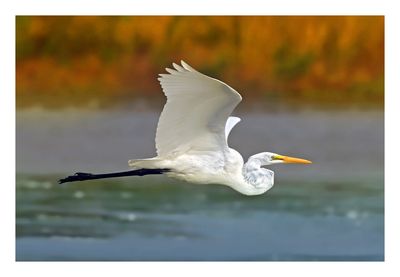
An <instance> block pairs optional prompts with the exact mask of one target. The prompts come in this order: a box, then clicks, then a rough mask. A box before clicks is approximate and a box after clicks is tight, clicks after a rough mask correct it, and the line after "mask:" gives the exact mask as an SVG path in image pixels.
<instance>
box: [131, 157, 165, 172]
mask: <svg viewBox="0 0 400 277" xmlns="http://www.w3.org/2000/svg"><path fill="white" fill-rule="evenodd" d="M128 164H129V166H130V167H132V168H149V169H154V168H163V166H164V164H163V160H161V159H159V158H157V157H155V158H149V159H134V160H129V161H128Z"/></svg>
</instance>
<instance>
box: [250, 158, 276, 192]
mask: <svg viewBox="0 0 400 277" xmlns="http://www.w3.org/2000/svg"><path fill="white" fill-rule="evenodd" d="M262 165H263V164H262V161H260V160H259V159H255V158H252V157H250V158H249V160H248V161H247V163H245V164H244V165H243V170H242V175H243V178H244V180H245V182H246V183H248V184H250V185H251V186H253V187H254V188H256V189H259V190H263V192H265V191H267V190H269V189H270V188H272V186H273V185H274V172H273V171H272V170H268V169H266V168H262V167H261V166H262Z"/></svg>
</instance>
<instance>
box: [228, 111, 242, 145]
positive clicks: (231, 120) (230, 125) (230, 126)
mask: <svg viewBox="0 0 400 277" xmlns="http://www.w3.org/2000/svg"><path fill="white" fill-rule="evenodd" d="M240 120H241V119H240V118H239V117H236V116H230V117H229V118H228V120H227V121H226V125H225V138H226V140H227V141H228V136H229V134H230V133H231V131H232V129H233V127H235V125H236V124H238V123H239V122H240Z"/></svg>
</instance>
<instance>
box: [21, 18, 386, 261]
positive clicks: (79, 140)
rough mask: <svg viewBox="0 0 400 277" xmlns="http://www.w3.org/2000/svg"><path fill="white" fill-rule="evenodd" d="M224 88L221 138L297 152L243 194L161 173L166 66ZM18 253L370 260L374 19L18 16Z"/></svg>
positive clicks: (376, 232)
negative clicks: (233, 122)
mask: <svg viewBox="0 0 400 277" xmlns="http://www.w3.org/2000/svg"><path fill="white" fill-rule="evenodd" d="M180 60H184V61H186V62H187V63H189V64H190V65H191V66H193V67H194V68H196V69H197V70H199V71H201V72H203V73H205V74H208V75H210V76H212V77H215V78H218V79H221V80H223V81H224V82H226V83H228V84H229V85H230V86H232V87H233V88H235V89H236V90H238V91H239V92H240V93H241V94H242V96H243V101H242V103H241V104H240V105H239V106H238V108H237V109H236V110H235V112H234V114H235V115H237V116H239V117H241V118H242V122H241V123H240V124H239V125H238V126H237V127H235V129H234V130H233V131H232V134H231V137H230V142H229V144H230V146H231V147H233V148H235V149H237V150H238V151H239V152H240V153H242V155H243V157H244V159H245V160H246V159H247V158H248V157H249V156H250V155H252V154H255V153H257V152H262V151H272V152H277V153H281V154H287V155H293V156H298V157H304V158H307V159H310V160H312V161H313V162H314V163H313V164H312V165H311V166H307V167H306V166H294V165H286V166H285V165H277V166H274V167H272V168H271V169H272V170H274V171H275V173H276V174H275V186H274V188H273V189H272V190H271V191H269V192H268V193H267V194H265V195H261V196H257V197H247V196H243V195H240V194H238V193H237V192H235V191H233V190H230V189H229V188H226V187H220V186H209V185H204V186H199V185H191V184H186V183H183V182H178V181H175V180H171V179H167V178H166V177H162V176H154V177H152V176H149V177H143V178H133V177H132V178H121V179H113V180H105V181H90V182H84V183H71V184H67V185H59V184H57V180H58V179H59V178H61V177H64V175H68V174H71V173H74V172H76V171H83V172H93V173H96V172H102V171H113V170H126V169H128V166H127V161H128V160H129V159H132V158H142V157H152V156H154V155H155V147H154V135H155V131H156V125H157V120H158V116H159V114H160V112H161V109H162V107H163V105H164V103H165V97H164V95H163V94H162V92H161V89H160V87H159V83H158V81H157V79H156V78H157V74H159V73H163V71H164V68H165V67H169V66H171V63H172V62H179V61H180ZM16 104H17V110H16V111H17V112H16V137H17V141H16V145H17V146H16V158H17V164H16V168H17V172H16V259H17V260H383V259H384V197H383V192H384V164H383V161H384V145H383V143H384V129H383V128H384V127H383V126H384V17H383V16H331V17H325V16H249V17H247V16H202V17H198V16H195V17H194V16H133V17H123V16H112V17H102V16H89V17H86V16H72V17H67V16H55V17H50V16H44V17H38V16H17V17H16Z"/></svg>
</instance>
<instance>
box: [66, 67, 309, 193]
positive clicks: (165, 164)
mask: <svg viewBox="0 0 400 277" xmlns="http://www.w3.org/2000/svg"><path fill="white" fill-rule="evenodd" d="M173 67H174V69H170V68H166V71H167V72H168V74H160V78H158V80H159V81H160V83H161V87H162V89H163V91H164V94H165V95H166V97H167V103H166V104H165V106H164V109H163V111H162V113H161V116H160V119H159V121H158V126H157V132H156V139H155V140H156V148H157V156H156V157H154V158H149V159H135V160H130V161H129V166H131V167H132V168H133V170H131V171H124V172H117V173H106V174H91V173H80V172H78V173H76V174H75V175H72V176H68V177H66V178H64V179H61V180H60V183H64V182H72V181H84V180H91V179H101V178H110V177H121V176H143V175H148V174H166V175H167V176H169V177H173V178H177V179H181V180H185V181H187V182H191V183H197V184H210V183H212V184H222V185H226V186H229V187H231V188H233V189H235V190H236V191H238V192H240V193H242V194H245V195H258V194H262V193H264V192H266V191H267V190H269V189H270V188H271V187H272V186H273V185H274V172H273V171H271V170H269V169H266V168H263V166H266V165H271V164H277V163H303V164H309V163H311V162H310V161H308V160H304V159H299V158H292V157H288V156H283V155H279V154H276V153H272V152H262V153H259V154H256V155H253V156H251V157H250V158H249V159H248V161H247V162H246V163H245V164H244V163H243V158H242V156H241V155H240V154H239V152H237V151H236V150H234V149H232V148H230V147H229V146H228V136H229V133H230V132H231V130H232V128H233V127H234V126H235V125H236V124H237V123H238V122H239V121H240V118H238V117H233V116H230V114H231V113H232V111H233V109H234V108H235V107H236V106H237V104H239V102H240V101H241V100H242V97H241V96H240V94H239V93H238V92H237V91H236V90H234V89H233V88H231V87H230V86H228V85H227V84H225V83H223V82H221V81H219V80H217V79H214V78H211V77H208V76H206V75H204V74H202V73H200V72H198V71H197V70H195V69H193V68H192V67H191V66H189V65H188V64H187V63H185V62H184V61H181V65H177V64H175V63H173Z"/></svg>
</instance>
